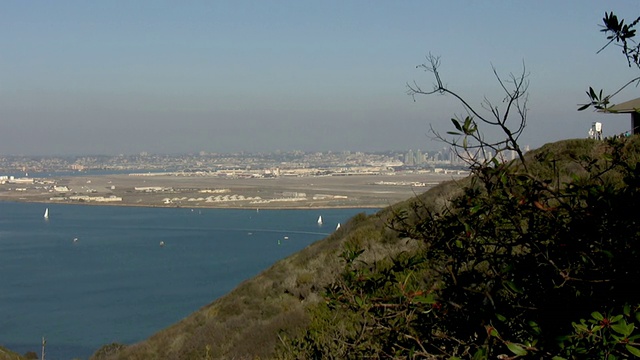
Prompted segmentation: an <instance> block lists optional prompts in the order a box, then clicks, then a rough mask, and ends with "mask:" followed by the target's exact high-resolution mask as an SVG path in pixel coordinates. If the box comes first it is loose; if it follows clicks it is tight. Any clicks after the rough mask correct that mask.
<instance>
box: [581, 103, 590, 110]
mask: <svg viewBox="0 0 640 360" xmlns="http://www.w3.org/2000/svg"><path fill="white" fill-rule="evenodd" d="M589 106H591V104H584V105H582V106H580V107H579V108H578V111H582V110H584V109H586V108H588V107H589Z"/></svg>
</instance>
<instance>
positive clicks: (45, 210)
mask: <svg viewBox="0 0 640 360" xmlns="http://www.w3.org/2000/svg"><path fill="white" fill-rule="evenodd" d="M44 218H45V219H48V218H49V208H46V209H44Z"/></svg>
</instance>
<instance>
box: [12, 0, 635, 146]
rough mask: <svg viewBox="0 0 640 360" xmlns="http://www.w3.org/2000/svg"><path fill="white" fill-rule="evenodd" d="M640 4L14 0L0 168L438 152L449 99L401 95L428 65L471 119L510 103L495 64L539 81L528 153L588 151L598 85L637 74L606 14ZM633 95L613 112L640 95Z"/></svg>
mask: <svg viewBox="0 0 640 360" xmlns="http://www.w3.org/2000/svg"><path fill="white" fill-rule="evenodd" d="M637 5H638V3H637V1H631V0H629V1H608V2H593V1H589V2H583V1H563V2H556V1H535V2H533V1H531V2H524V1H513V2H506V1H501V2H497V1H495V2H467V1H465V2H463V1H455V2H445V1H439V2H427V1H402V2H383V1H313V2H312V1H265V2H263V1H217V2H189V3H177V2H165V1H139V2H125V1H108V2H107V1H105V2H83V1H56V2H36V1H4V2H3V9H2V11H1V12H0V46H1V48H2V52H1V55H0V69H1V71H0V154H25V155H47V154H51V155H65V154H120V153H123V154H134V153H139V152H143V151H144V152H149V153H190V152H199V151H205V152H234V151H249V152H258V151H276V150H283V151H288V150H294V149H299V150H303V151H326V150H336V151H341V150H352V151H378V150H402V149H411V148H413V149H423V150H429V149H437V148H440V147H442V144H441V143H437V142H435V141H433V140H431V139H430V135H429V126H430V125H433V127H434V128H436V129H439V130H441V131H446V130H448V129H449V126H450V121H449V119H450V118H451V117H452V116H453V115H455V114H460V113H462V111H463V110H462V108H461V107H460V106H459V104H458V103H456V102H455V101H454V100H453V99H451V98H447V97H441V96H431V97H418V98H416V101H415V102H414V101H413V100H412V98H411V97H410V96H408V95H407V94H406V84H407V83H412V82H413V81H414V80H415V81H416V82H418V83H419V84H420V85H422V86H423V87H424V88H426V89H430V88H431V84H432V82H433V79H432V77H431V75H430V74H428V73H425V72H423V71H421V70H420V69H416V65H418V64H421V63H423V62H424V61H425V55H427V54H429V53H432V54H435V55H439V56H441V60H442V66H441V69H440V70H441V75H442V77H443V80H444V82H445V83H446V84H447V85H448V86H449V87H450V88H451V89H452V90H454V91H458V92H459V93H460V94H461V95H462V96H464V97H465V98H466V99H468V100H469V102H470V103H471V104H473V105H479V104H480V103H481V102H482V101H483V98H484V97H485V96H486V97H487V98H488V99H490V100H492V101H493V102H495V103H497V104H499V103H500V102H501V100H502V93H501V92H500V88H499V85H498V83H497V82H496V81H495V77H494V75H493V73H492V66H494V67H495V69H496V70H497V71H498V73H499V74H500V75H502V76H504V77H507V76H508V74H509V73H519V72H521V71H522V66H523V63H524V65H525V66H526V71H527V73H528V74H529V81H530V87H529V90H530V95H529V109H530V110H529V118H528V127H527V129H526V130H525V133H524V135H523V136H522V141H521V142H522V143H523V144H528V145H530V146H531V147H532V148H533V147H538V146H540V145H542V144H544V143H547V142H551V141H556V140H560V139H565V138H584V137H586V136H587V130H588V129H589V127H590V125H591V123H592V122H593V121H601V122H603V124H604V134H605V136H606V135H611V134H616V133H620V132H623V131H624V130H626V129H628V127H629V124H628V123H629V120H628V118H627V116H621V115H603V114H599V113H595V112H592V111H585V112H578V111H577V110H576V109H577V107H578V104H580V103H584V102H585V101H587V97H586V95H585V90H587V89H588V87H589V86H593V87H594V88H597V89H600V88H603V89H605V91H611V92H612V91H615V90H616V89H617V88H618V87H620V86H621V85H623V84H624V83H625V82H626V81H628V80H629V79H630V78H632V77H633V76H635V75H637V70H636V69H633V68H629V67H628V66H627V64H626V62H625V60H624V58H623V56H622V55H621V54H620V51H619V49H617V48H615V47H611V48H608V49H606V50H604V51H603V52H602V53H600V54H597V53H596V52H597V51H598V50H599V49H600V48H601V47H602V46H603V45H604V44H605V43H606V39H605V36H604V34H602V33H600V32H599V31H598V30H599V26H598V25H599V24H600V23H601V22H602V17H603V15H604V13H605V11H614V12H615V13H616V14H617V15H618V16H619V17H623V18H629V19H631V18H633V17H634V16H635V15H636V13H637V8H638V6H637ZM636 97H638V96H637V89H636V88H629V89H627V90H625V91H623V92H622V93H620V94H619V95H618V96H617V97H616V98H615V99H614V102H623V101H627V100H629V99H633V98H636Z"/></svg>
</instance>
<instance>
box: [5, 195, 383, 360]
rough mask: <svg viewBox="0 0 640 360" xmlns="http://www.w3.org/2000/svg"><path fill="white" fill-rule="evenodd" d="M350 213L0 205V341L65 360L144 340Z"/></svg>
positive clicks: (327, 230) (324, 233) (321, 234)
mask: <svg viewBox="0 0 640 360" xmlns="http://www.w3.org/2000/svg"><path fill="white" fill-rule="evenodd" d="M47 206H48V207H49V214H50V217H49V219H48V220H45V219H44V217H43V213H44V210H45V207H47ZM360 212H367V213H372V212H373V211H372V210H370V209H369V210H364V209H332V210H260V211H259V212H258V211H256V210H229V209H202V210H198V209H194V210H191V209H187V208H178V209H176V208H172V209H165V208H134V207H115V206H81V205H60V204H54V205H44V204H27V203H6V202H0V345H3V346H6V347H8V348H10V349H12V350H14V351H17V352H20V353H24V352H26V351H36V352H37V353H39V352H40V343H41V339H42V337H43V336H44V337H45V338H46V339H47V347H46V349H47V355H46V357H47V359H51V360H56V359H63V360H66V359H72V358H82V359H85V358H88V357H89V356H90V355H91V354H92V353H93V352H94V351H95V350H96V349H97V348H99V347H100V346H102V345H105V344H108V343H111V342H118V343H124V344H131V343H134V342H137V341H140V340H143V339H145V338H147V337H149V336H150V335H152V334H153V333H155V332H157V331H158V330H160V329H162V328H165V327H167V326H169V325H171V324H173V323H175V322H177V321H179V320H180V319H182V318H184V317H185V316H187V315H189V314H190V313H192V312H194V311H196V310H197V309H199V308H200V307H202V306H204V305H206V304H208V303H210V302H211V301H213V300H214V299H216V298H218V297H219V296H221V295H224V294H225V293H227V292H229V291H230V290H232V289H233V288H234V287H235V286H237V285H238V284H239V283H241V282H242V281H244V280H246V279H248V278H251V277H253V276H254V275H256V274H258V273H259V272H261V271H262V270H264V269H266V268H268V267H269V266H270V265H272V264H273V263H274V262H276V261H277V260H280V259H282V258H284V257H286V256H288V255H290V254H292V253H295V252H297V251H299V250H301V249H302V248H304V247H306V246H307V245H309V244H311V243H312V242H314V241H316V240H319V239H322V238H324V237H326V236H327V235H328V234H330V233H331V232H333V231H334V230H335V227H336V224H337V223H339V222H340V223H344V222H346V221H347V219H349V218H350V217H351V216H353V215H355V214H357V213H360ZM319 215H322V217H323V220H324V224H325V225H323V226H319V225H318V224H317V223H316V221H317V218H318V216H319ZM285 236H286V237H288V240H285V239H284V237H285ZM74 238H77V241H75V242H74V240H73V239H74ZM161 241H164V244H165V246H164V247H161V246H159V244H160V242H161Z"/></svg>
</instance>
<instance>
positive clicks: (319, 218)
mask: <svg viewBox="0 0 640 360" xmlns="http://www.w3.org/2000/svg"><path fill="white" fill-rule="evenodd" d="M318 225H322V215H320V216H319V217H318Z"/></svg>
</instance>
